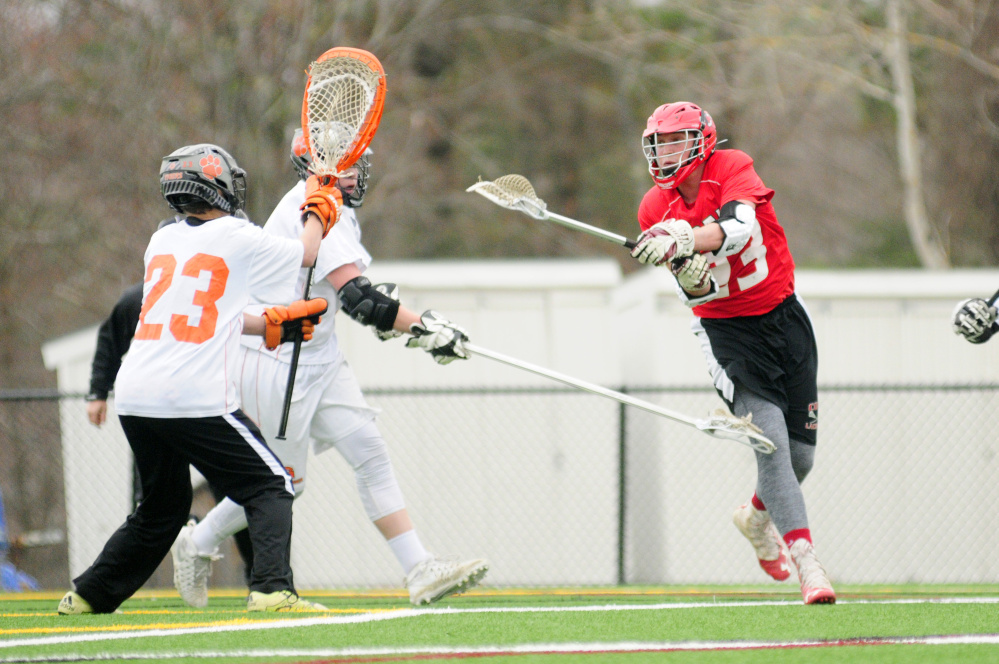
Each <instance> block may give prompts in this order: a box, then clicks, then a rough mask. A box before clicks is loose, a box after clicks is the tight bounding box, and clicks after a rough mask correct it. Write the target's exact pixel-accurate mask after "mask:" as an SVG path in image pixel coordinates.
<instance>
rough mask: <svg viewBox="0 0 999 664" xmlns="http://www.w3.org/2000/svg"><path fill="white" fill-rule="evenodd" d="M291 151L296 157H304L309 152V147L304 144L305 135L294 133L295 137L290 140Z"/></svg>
mask: <svg viewBox="0 0 999 664" xmlns="http://www.w3.org/2000/svg"><path fill="white" fill-rule="evenodd" d="M291 151H292V152H294V153H295V156H296V157H304V156H306V155H308V154H309V147H308V146H307V145H306V144H305V136H303V135H302V134H295V138H294V139H293V140H292V142H291Z"/></svg>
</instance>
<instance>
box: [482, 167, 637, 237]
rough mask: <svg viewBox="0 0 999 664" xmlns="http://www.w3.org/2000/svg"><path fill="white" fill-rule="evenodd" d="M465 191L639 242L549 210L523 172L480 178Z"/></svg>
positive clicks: (591, 232)
mask: <svg viewBox="0 0 999 664" xmlns="http://www.w3.org/2000/svg"><path fill="white" fill-rule="evenodd" d="M465 191H470V192H474V193H476V194H478V195H480V196H483V197H485V198H486V199H488V200H490V201H492V202H493V203H495V204H496V205H499V206H500V207H504V208H506V209H508V210H516V211H517V212H523V213H524V214H526V215H527V216H529V217H533V218H534V219H540V220H542V221H553V222H555V223H556V224H559V225H561V226H565V227H567V228H571V229H573V230H577V231H582V232H584V233H588V234H589V235H593V236H594V237H598V238H600V239H602V240H607V241H609V242H613V243H614V244H619V245H621V246H624V247H627V248H628V249H634V248H635V246H636V243H635V242H634V241H633V240H629V239H628V238H626V237H624V236H623V235H618V234H617V233H611V232H610V231H605V230H604V229H602V228H597V227H596V226H590V225H589V224H584V223H583V222H581V221H576V220H575V219H571V218H569V217H564V216H562V215H560V214H555V213H554V212H549V211H548V206H547V205H546V204H545V202H544V201H543V200H541V199H540V198H538V195H537V194H536V193H534V187H533V186H532V185H531V183H530V181H529V180H528V179H527V178H525V177H524V176H523V175H514V174H510V175H504V176H503V177H500V178H496V180H494V181H492V182H490V181H489V180H479V181H478V182H476V183H475V184H473V185H472V186H471V187H469V188H468V189H466V190H465Z"/></svg>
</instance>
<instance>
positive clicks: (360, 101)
mask: <svg viewBox="0 0 999 664" xmlns="http://www.w3.org/2000/svg"><path fill="white" fill-rule="evenodd" d="M310 74H311V82H310V84H309V89H308V102H307V109H306V113H307V122H308V127H309V142H310V144H311V147H312V170H313V172H315V173H316V174H317V175H339V174H338V173H337V163H338V162H339V161H340V160H341V159H343V157H344V156H345V155H346V154H348V153H349V152H350V151H351V150H352V149H353V148H354V146H355V145H356V142H357V140H358V139H359V134H360V129H361V126H362V125H363V123H364V120H365V118H366V117H367V115H368V111H369V110H370V109H371V107H372V105H373V102H374V98H375V92H376V90H377V89H378V82H379V79H380V78H381V75H380V74H379V72H377V71H374V70H373V69H371V67H369V66H368V65H367V64H366V63H364V62H363V61H361V60H358V59H357V58H352V57H336V58H329V59H328V60H323V61H322V62H317V63H315V64H313V66H312V69H311V71H310Z"/></svg>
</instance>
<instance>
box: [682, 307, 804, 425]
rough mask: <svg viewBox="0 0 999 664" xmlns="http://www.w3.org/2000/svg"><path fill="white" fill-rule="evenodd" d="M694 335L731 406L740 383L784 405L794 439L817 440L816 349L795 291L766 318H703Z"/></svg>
mask: <svg viewBox="0 0 999 664" xmlns="http://www.w3.org/2000/svg"><path fill="white" fill-rule="evenodd" d="M694 333H695V334H696V335H697V336H698V337H699V338H700V339H701V346H702V348H703V349H704V353H705V356H706V359H707V361H708V370H709V372H710V373H711V376H712V379H713V380H714V384H715V389H717V390H718V394H719V395H721V397H722V399H724V400H725V402H726V403H727V404H728V407H729V408H732V400H733V398H734V394H735V386H736V385H738V386H739V387H741V388H745V389H747V390H749V391H750V392H753V393H755V394H757V395H759V396H761V397H763V398H764V399H766V400H767V401H769V402H771V403H773V404H775V405H776V406H778V407H779V408H780V409H781V411H782V412H783V413H784V419H785V421H786V422H787V432H788V436H790V438H792V439H793V440H797V441H799V442H803V443H807V444H809V445H814V444H815V434H816V430H817V429H818V423H819V396H818V386H817V383H816V373H817V371H818V364H819V357H818V348H817V347H816V344H815V333H814V331H813V330H812V322H811V320H810V319H809V317H808V312H807V311H805V308H804V307H803V306H802V304H801V302H800V301H799V300H798V298H797V297H796V296H795V295H791V296H790V297H788V298H787V299H786V300H784V301H783V302H781V303H780V304H778V305H777V306H776V307H774V309H773V310H772V311H770V312H769V313H766V314H763V315H762V316H741V317H737V318H700V319H698V320H697V321H695V323H694Z"/></svg>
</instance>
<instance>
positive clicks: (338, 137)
mask: <svg viewBox="0 0 999 664" xmlns="http://www.w3.org/2000/svg"><path fill="white" fill-rule="evenodd" d="M385 90H386V88H385V70H384V69H383V68H382V63H381V62H379V61H378V58H376V57H375V56H374V55H373V54H371V53H369V52H368V51H365V50H362V49H359V48H347V47H337V48H331V49H330V50H328V51H326V52H325V53H323V54H322V55H321V56H319V59H318V60H316V61H315V62H313V63H312V64H311V65H309V78H308V81H307V82H306V84H305V96H304V98H303V99H302V139H303V140H304V141H305V145H306V147H307V148H308V149H309V156H310V157H311V158H312V165H311V169H312V172H313V173H314V174H315V175H316V176H317V177H318V178H319V179H320V180H321V181H322V183H323V185H329V184H332V183H333V182H335V180H336V178H338V177H340V175H341V174H342V173H343V171H345V170H347V169H348V168H350V167H351V166H353V165H354V162H356V161H357V160H358V158H359V157H360V156H361V155H362V154H364V150H365V149H367V147H368V145H369V144H370V143H371V139H372V138H374V137H375V132H376V131H378V124H379V123H380V122H381V119H382V111H383V109H384V108H385ZM315 270H316V266H315V265H312V266H311V267H310V268H309V271H308V273H307V274H306V277H305V292H304V294H303V296H302V299H303V300H308V299H309V295H311V294H312V277H313V274H314V273H315ZM301 352H302V340H301V338H299V339H296V340H295V345H294V347H293V348H292V352H291V365H290V366H289V368H288V385H287V386H286V387H285V391H284V406H283V408H282V411H281V425H280V427H279V428H278V434H277V438H278V439H280V440H285V434H286V433H287V432H288V414H289V413H290V412H291V398H292V392H293V391H294V389H295V375H296V374H297V373H298V359H299V356H300V355H301Z"/></svg>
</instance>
